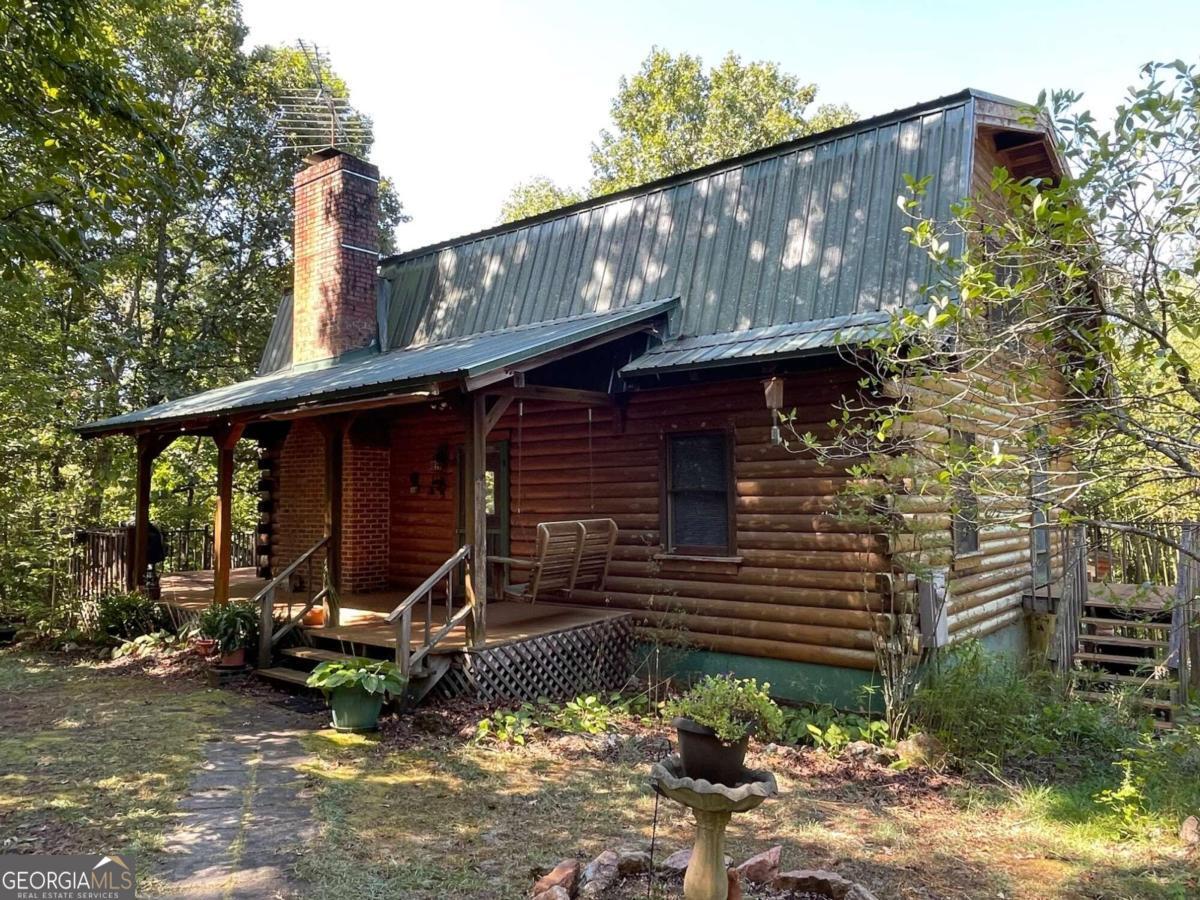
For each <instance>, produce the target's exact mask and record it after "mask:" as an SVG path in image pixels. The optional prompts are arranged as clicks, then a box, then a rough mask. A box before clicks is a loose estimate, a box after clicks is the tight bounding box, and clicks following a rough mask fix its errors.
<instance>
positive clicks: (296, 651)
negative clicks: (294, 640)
mask: <svg viewBox="0 0 1200 900" xmlns="http://www.w3.org/2000/svg"><path fill="white" fill-rule="evenodd" d="M279 654H280V655H281V656H292V657H295V658H296V659H306V660H310V661H312V662H337V661H344V660H347V659H354V657H352V656H350V655H349V654H347V653H338V651H336V650H326V649H325V648H324V647H287V648H286V649H283V650H280V651H279Z"/></svg>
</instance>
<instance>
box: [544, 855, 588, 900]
mask: <svg viewBox="0 0 1200 900" xmlns="http://www.w3.org/2000/svg"><path fill="white" fill-rule="evenodd" d="M577 881H579V860H577V859H564V860H563V861H562V862H560V863H559V864H558V865H557V866H555V867H554V868H553V869H551V870H550V871H549V872H547V873H546V874H545V875H543V876H542V877H541V878H539V879H538V881H537V884H535V885H534V886H533V896H534V897H538V896H539V895H541V894H544V893H547V892H548V891H549V890H550V889H551V888H555V887H560V888H562V889H563V890H565V891H566V892H567V897H568V898H569V897H571V896H572V895H573V894H574V893H575V883H576V882H577Z"/></svg>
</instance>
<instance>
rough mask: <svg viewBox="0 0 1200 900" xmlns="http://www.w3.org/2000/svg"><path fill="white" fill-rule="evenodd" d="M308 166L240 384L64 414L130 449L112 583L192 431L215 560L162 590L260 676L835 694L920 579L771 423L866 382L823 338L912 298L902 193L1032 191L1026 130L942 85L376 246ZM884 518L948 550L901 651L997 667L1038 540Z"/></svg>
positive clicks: (867, 661) (854, 678)
mask: <svg viewBox="0 0 1200 900" xmlns="http://www.w3.org/2000/svg"><path fill="white" fill-rule="evenodd" d="M307 163H308V164H307V166H306V168H304V169H303V170H302V171H301V172H300V173H299V174H298V175H297V176H296V179H295V212H296V215H295V247H294V251H295V280H294V289H293V291H292V293H291V294H290V295H288V296H286V297H284V299H283V300H282V301H281V303H280V305H279V308H278V312H277V315H276V319H275V322H274V327H273V330H272V332H271V335H270V338H269V341H268V343H267V347H266V350H265V352H264V354H263V359H262V364H261V368H260V371H259V373H258V375H257V376H256V377H254V378H252V379H250V380H247V381H243V382H240V383H237V384H232V385H229V386H227V387H222V388H217V389H214V390H209V391H206V392H204V393H201V394H197V395H194V396H189V397H183V398H180V399H175V400H170V401H168V402H164V403H161V404H159V405H157V406H153V407H150V408H148V409H143V410H139V411H135V412H130V413H127V414H125V415H120V416H117V417H114V418H110V419H106V420H104V421H100V422H95V423H91V424H88V425H86V426H84V427H82V428H81V429H80V430H81V432H82V433H83V434H84V435H85V436H88V437H92V436H99V435H112V434H126V435H130V436H132V437H133V438H134V439H135V441H136V446H137V454H138V468H137V472H138V481H137V501H136V504H137V508H136V516H135V522H136V526H135V535H134V551H133V552H134V554H135V565H134V571H135V572H138V573H140V572H143V571H145V568H146V566H145V550H144V548H145V541H146V529H147V524H146V523H147V522H148V521H149V502H150V473H151V466H152V463H153V460H154V457H155V456H156V454H158V453H159V452H161V450H162V449H163V448H164V447H165V446H166V445H167V444H168V443H169V442H170V441H171V440H173V439H174V438H176V437H178V436H180V435H196V434H200V435H209V436H211V437H212V439H213V440H214V441H215V442H216V444H217V446H218V447H219V448H220V453H219V464H220V465H219V476H218V485H217V490H218V503H217V507H216V522H215V534H216V535H217V541H216V550H215V554H214V557H215V562H214V570H213V572H211V573H208V574H206V575H205V574H200V573H198V574H196V575H194V576H188V577H177V578H175V579H174V581H173V583H164V587H163V597H164V600H165V601H166V602H168V603H172V604H174V605H176V606H177V607H178V608H180V609H183V608H186V607H188V605H189V604H191V605H192V606H193V607H194V606H196V605H197V604H199V605H203V604H206V603H208V602H217V603H220V602H224V601H225V600H227V599H228V598H229V597H231V596H234V597H246V598H250V597H255V598H258V600H259V602H260V603H261V604H262V608H263V622H264V636H263V645H262V647H260V648H259V665H260V667H261V670H262V671H263V672H264V673H265V674H267V675H268V676H270V677H277V678H279V679H281V680H299V681H302V680H303V669H304V668H305V667H306V666H311V665H312V664H313V663H314V662H315V661H317V660H320V659H327V658H335V657H336V656H337V655H339V653H342V652H350V651H354V652H379V653H382V654H390V653H393V652H394V653H395V654H396V659H397V662H398V663H399V664H401V665H402V667H403V668H404V669H405V671H406V672H409V673H410V676H411V677H412V678H413V679H414V680H420V681H421V682H422V684H423V685H424V686H423V687H422V691H421V692H422V693H425V692H426V691H428V690H430V689H436V690H441V691H445V692H453V691H455V690H475V691H477V692H479V693H481V694H484V695H494V696H512V695H526V696H530V695H532V696H536V695H538V694H550V693H560V694H561V693H563V692H569V691H571V690H576V689H579V688H580V687H582V686H586V685H587V684H591V683H597V682H603V681H609V682H611V681H613V680H614V679H616V680H619V679H620V678H621V677H623V674H624V673H625V672H626V671H627V668H628V665H629V656H630V653H631V647H641V648H646V647H655V646H659V645H667V646H672V647H676V648H681V649H679V650H678V652H677V653H676V654H675V656H674V657H673V658H674V665H675V666H676V667H677V668H679V669H680V670H684V671H689V672H717V671H721V672H726V671H730V672H735V673H739V674H743V675H754V676H757V677H760V678H766V679H767V680H769V681H770V683H771V685H772V690H773V691H774V692H775V693H776V694H778V695H779V696H780V697H782V698H786V699H793V700H821V701H828V702H832V703H835V704H838V705H841V706H847V707H849V706H857V705H858V704H859V703H860V700H861V696H860V695H861V689H862V688H863V687H864V686H865V685H869V684H871V683H872V681H873V679H874V678H875V677H876V675H875V672H876V657H875V652H874V649H873V642H872V629H873V627H874V626H873V623H874V622H875V618H876V617H877V616H879V615H881V614H888V613H889V612H893V611H894V610H896V608H897V603H898V602H900V600H901V599H902V598H904V597H906V596H911V595H915V593H916V592H917V590H918V586H917V585H916V583H915V578H914V576H913V574H912V570H911V567H910V566H909V563H908V557H910V556H911V555H912V554H911V552H910V551H911V549H912V547H911V542H909V543H907V544H906V543H905V542H904V541H902V540H901V541H899V542H898V541H897V538H896V536H895V535H888V534H882V533H879V531H878V530H875V529H872V528H867V527H864V526H862V525H856V524H855V523H854V522H852V521H848V520H846V519H845V518H844V517H842V516H839V515H837V514H836V509H835V507H836V501H837V498H838V496H839V494H840V492H842V491H843V489H844V488H845V486H846V485H847V483H848V481H849V480H850V479H849V476H848V473H847V471H846V470H845V468H844V467H839V466H836V465H831V464H829V463H828V462H822V461H820V460H817V459H814V458H812V456H811V455H806V454H804V453H801V452H797V451H796V449H795V448H794V447H793V448H788V447H785V446H783V445H781V443H780V442H779V440H778V439H777V435H776V434H774V433H773V429H774V427H775V425H776V420H775V414H774V412H773V409H772V406H775V407H779V406H782V407H783V408H785V409H788V410H795V420H796V422H797V423H799V424H800V426H801V427H802V428H804V429H807V430H811V431H814V432H817V433H820V432H821V431H822V429H828V428H829V424H828V423H829V422H830V420H831V418H833V417H834V416H835V415H836V414H837V413H838V410H839V406H840V404H841V402H842V400H843V398H846V397H853V396H854V395H855V392H857V391H859V390H860V388H859V382H860V376H861V373H860V372H859V371H858V369H857V368H856V367H855V366H854V365H853V364H852V362H851V361H850V359H849V355H848V354H846V353H845V352H844V351H845V349H846V348H847V347H853V345H854V343H855V341H856V340H861V339H863V337H864V336H865V335H869V334H871V333H873V329H875V328H877V327H878V326H879V325H880V324H881V323H886V322H887V321H888V320H889V318H890V317H891V316H892V315H893V314H894V312H895V311H896V310H898V309H903V308H905V307H911V306H913V305H915V304H918V303H920V302H921V299H922V296H923V287H924V286H925V285H926V284H927V283H928V282H929V281H930V279H931V278H932V277H933V273H932V271H931V264H930V262H929V260H928V258H927V256H926V254H924V253H923V252H922V251H920V250H919V249H917V248H915V247H913V246H912V245H911V243H910V240H909V238H908V236H907V235H906V234H905V233H904V232H903V231H902V225H903V224H904V221H903V213H902V211H900V210H898V209H897V204H896V198H897V196H898V195H899V194H900V193H902V191H903V190H904V185H905V181H904V179H905V176H906V175H908V176H912V177H913V178H923V177H925V176H930V182H929V187H928V192H927V200H928V203H929V205H930V209H931V211H932V213H933V214H934V215H935V216H937V217H939V218H947V217H949V216H950V210H951V207H952V205H953V204H955V203H956V202H957V201H960V200H961V199H963V198H965V197H968V196H971V195H975V194H978V193H980V192H983V191H986V190H987V189H988V184H989V182H990V179H991V176H992V171H993V168H994V167H997V166H1003V167H1005V168H1007V169H1008V171H1009V172H1011V173H1013V174H1014V175H1016V176H1020V177H1027V176H1053V175H1055V174H1057V173H1058V172H1059V171H1060V169H1059V166H1060V163H1059V162H1058V160H1057V157H1056V155H1055V151H1054V147H1053V142H1052V136H1051V134H1050V131H1049V129H1048V127H1046V126H1044V125H1040V124H1030V122H1029V120H1028V118H1027V116H1025V115H1024V113H1023V107H1022V105H1021V104H1018V103H1016V102H1014V101H1009V100H1005V99H1002V98H999V97H995V96H992V95H989V94H985V93H982V92H979V91H976V90H965V91H962V92H960V93H957V94H954V95H951V96H947V97H943V98H939V99H937V100H933V101H929V102H925V103H921V104H918V105H915V106H912V107H909V108H907V109H902V110H898V111H896V112H894V113H890V114H887V115H882V116H877V117H874V118H870V119H866V120H863V121H860V122H857V123H854V124H852V125H848V126H844V127H840V128H837V129H834V130H831V131H826V132H823V133H819V134H813V135H810V136H806V137H804V138H801V139H799V140H796V141H792V142H789V143H785V144H781V145H778V146H773V147H770V148H767V149H764V150H760V151H756V152H754V153H750V154H747V155H745V156H741V157H738V158H735V159H730V160H725V161H722V162H719V163H715V164H712V165H708V166H705V167H703V168H701V169H697V170H695V171H689V172H684V173H682V174H679V175H675V176H672V177H670V178H666V179H662V180H659V181H655V182H653V183H650V184H646V185H643V186H641V187H637V188H634V189H630V190H625V191H621V192H619V193H615V194H610V195H607V196H601V197H597V198H594V199H590V200H586V201H584V202H581V203H577V204H575V205H572V206H568V207H566V208H563V209H559V210H555V211H553V212H548V213H545V214H542V215H538V216H535V217H532V218H529V219H525V220H522V221H517V222H512V223H507V224H503V225H499V226H496V227H494V228H489V229H487V230H484V231H480V232H477V233H474V234H469V235H466V236H463V237H459V238H454V239H451V240H446V241H443V242H441V243H438V244H434V245H432V246H428V247H423V248H420V249H415V250H409V251H406V252H403V253H400V254H397V255H394V256H390V257H388V258H383V259H381V258H380V256H379V253H378V250H377V247H378V225H377V205H378V201H377V185H378V178H379V173H378V171H377V169H376V168H375V167H374V166H373V165H371V164H369V163H367V162H365V161H363V160H361V159H357V158H355V157H354V156H352V155H349V154H347V153H344V152H340V151H338V150H336V149H328V150H325V151H322V152H318V153H315V154H313V155H312V156H310V157H309V159H308V161H307ZM1054 390H1055V386H1054V385H1048V386H1047V391H1048V394H1047V397H1048V398H1050V399H1051V400H1052V399H1053V392H1054ZM780 392H782V396H780ZM772 396H773V397H774V399H773V400H772ZM916 396H918V397H919V392H917V393H916ZM918 402H919V401H918ZM981 415H982V416H983V418H984V419H986V412H985V413H983V414H981ZM943 424H945V423H943ZM968 424H969V423H968ZM948 427H949V426H948V425H947V426H946V427H944V428H941V429H940V431H939V433H941V434H948V433H949V431H948V430H947V429H948ZM959 427H960V428H961V427H962V423H959ZM986 428H987V422H986V421H980V423H979V428H978V429H976V430H978V431H986ZM238 441H250V442H254V443H255V444H256V446H257V448H258V452H259V459H260V463H259V464H260V468H261V470H262V480H261V482H260V484H259V488H260V490H261V500H260V503H259V509H260V511H261V516H262V518H261V525H260V528H259V532H260V534H259V541H260V544H259V564H258V566H257V567H256V569H252V570H231V566H230V563H229V533H230V491H231V473H232V469H233V451H234V447H235V445H236V443H237V442H238ZM1012 499H1013V500H1014V502H1017V501H1020V502H1025V500H1026V496H1025V494H1022V496H1021V497H1014V498H1012ZM905 502H906V501H905V498H903V497H899V496H898V497H897V498H896V508H897V511H898V513H897V514H898V516H900V517H901V520H903V517H904V516H905V515H908V516H909V517H910V518H912V519H918V518H919V519H921V520H922V522H923V523H924V525H925V526H929V525H930V523H932V530H933V531H934V532H935V533H937V534H941V535H942V537H943V538H944V540H941V541H940V543H938V542H936V541H935V543H938V545H939V546H941V547H943V548H948V549H947V552H946V554H944V559H943V562H944V587H943V589H942V590H941V592H940V594H937V595H936V596H935V597H934V600H933V603H932V605H927V606H926V608H925V609H924V614H925V616H926V617H927V618H929V619H930V621H926V622H923V623H922V630H923V632H924V633H925V634H926V639H927V640H930V641H934V642H937V643H941V644H945V643H953V642H956V641H961V640H963V639H965V638H967V637H976V638H980V639H982V640H985V641H987V642H990V643H991V644H992V645H994V646H997V647H1007V648H1009V649H1010V650H1012V651H1013V652H1019V651H1020V650H1021V649H1022V648H1023V647H1024V646H1025V643H1026V636H1025V629H1026V622H1025V618H1026V615H1025V611H1024V608H1023V605H1022V598H1023V596H1024V595H1025V594H1026V593H1027V592H1028V590H1029V588H1030V586H1031V584H1032V583H1033V582H1034V581H1035V579H1036V578H1037V574H1036V573H1037V571H1038V570H1039V568H1044V567H1045V566H1046V565H1047V559H1051V560H1052V558H1053V554H1052V553H1051V554H1049V555H1047V552H1046V546H1045V543H1046V542H1045V539H1044V536H1042V539H1041V540H1039V535H1038V533H1037V529H1031V528H1028V527H1022V525H1021V523H1019V522H1011V523H1009V524H1008V525H1006V526H1003V527H994V528H992V527H988V528H982V529H981V528H979V527H978V523H975V527H974V528H973V529H972V528H970V527H968V528H967V530H966V532H967V533H966V534H965V536H964V534H963V533H962V523H961V522H959V523H957V527H958V531H959V533H954V529H955V524H956V523H954V522H952V521H951V519H952V517H951V515H950V512H949V509H948V507H947V506H945V505H944V504H943V505H942V506H940V507H939V506H938V505H937V503H936V502H934V503H933V504H932V505H931V503H930V498H929V497H921V498H920V502H919V503H918V502H916V500H915V499H914V500H913V501H912V504H911V505H910V506H909V507H906V506H905ZM1031 515H1032V513H1031ZM968 525H970V523H968ZM610 529H612V530H610ZM929 530H930V529H929V528H928V527H926V528H925V530H924V532H923V534H924V536H925V538H926V539H927V538H928V533H929ZM613 531H615V534H614V533H613ZM139 553H140V554H141V555H140V557H139V556H138V555H137V554H139ZM589 560H590V563H589V562H588V561H589ZM536 563H540V564H541V565H540V566H539V565H536ZM589 565H590V568H589ZM1049 565H1053V563H1052V562H1051V563H1049ZM539 573H540V575H541V577H542V583H541V584H540V585H537V586H534V587H532V594H533V596H532V597H531V596H530V592H531V585H532V584H533V576H534V575H537V574H539ZM531 600H532V602H530V601H531ZM317 606H319V607H321V608H324V609H326V610H327V615H326V617H325V622H324V624H323V625H319V626H308V625H304V624H302V622H303V621H304V620H303V619H302V616H301V615H300V613H304V612H306V611H307V610H309V609H311V608H313V607H317ZM281 610H283V611H282V612H281ZM934 618H936V619H937V621H936V622H935V621H932V619H934ZM273 619H274V620H275V621H273ZM280 623H282V624H280ZM289 633H290V634H289ZM298 636H299V638H300V639H299V640H296V638H297V637H298ZM297 673H300V674H297Z"/></svg>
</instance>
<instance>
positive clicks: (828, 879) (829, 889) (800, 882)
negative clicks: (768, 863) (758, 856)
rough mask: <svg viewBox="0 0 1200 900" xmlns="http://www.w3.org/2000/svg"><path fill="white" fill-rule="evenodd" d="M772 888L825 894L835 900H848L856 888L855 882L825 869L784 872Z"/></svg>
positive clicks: (772, 884) (773, 883) (772, 883)
mask: <svg viewBox="0 0 1200 900" xmlns="http://www.w3.org/2000/svg"><path fill="white" fill-rule="evenodd" d="M771 887H772V888H774V889H775V890H777V891H795V892H797V893H801V892H804V891H807V892H809V893H811V894H824V895H825V896H826V897H832V898H833V900H846V898H847V897H849V896H850V889H851V888H853V887H855V884H854V882H853V881H848V880H847V879H845V878H843V877H842V876H841V875H839V874H837V872H827V871H825V870H824V869H796V870H795V871H792V872H784V873H783V874H782V875H780V876H778V877H777V878H776V879H775V880H774V881H773V882H771Z"/></svg>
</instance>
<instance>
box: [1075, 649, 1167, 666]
mask: <svg viewBox="0 0 1200 900" xmlns="http://www.w3.org/2000/svg"><path fill="white" fill-rule="evenodd" d="M1075 658H1076V659H1078V660H1080V661H1081V662H1093V663H1119V664H1120V665H1124V666H1149V667H1151V668H1153V667H1154V666H1157V665H1161V664H1162V660H1160V659H1155V658H1154V657H1152V656H1120V655H1118V654H1116V653H1095V652H1092V651H1090V650H1081V651H1079V652H1078V653H1076V654H1075Z"/></svg>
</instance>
